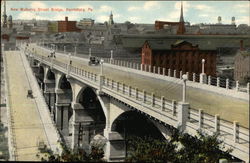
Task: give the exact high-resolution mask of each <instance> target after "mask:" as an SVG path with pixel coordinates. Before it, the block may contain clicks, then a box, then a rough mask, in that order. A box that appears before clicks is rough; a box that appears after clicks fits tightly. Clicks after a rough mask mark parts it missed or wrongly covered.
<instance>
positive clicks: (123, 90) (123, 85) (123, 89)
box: [122, 83, 125, 94]
mask: <svg viewBox="0 0 250 163" xmlns="http://www.w3.org/2000/svg"><path fill="white" fill-rule="evenodd" d="M122 93H123V94H125V84H124V83H123V84H122Z"/></svg>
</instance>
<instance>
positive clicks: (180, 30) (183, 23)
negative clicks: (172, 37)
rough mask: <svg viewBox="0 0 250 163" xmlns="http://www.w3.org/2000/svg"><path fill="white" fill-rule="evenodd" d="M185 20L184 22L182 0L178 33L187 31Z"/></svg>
mask: <svg viewBox="0 0 250 163" xmlns="http://www.w3.org/2000/svg"><path fill="white" fill-rule="evenodd" d="M185 31H186V30H185V22H184V18H183V6H182V1H181V15H180V21H179V27H178V30H177V34H178V35H180V34H184V33H185Z"/></svg>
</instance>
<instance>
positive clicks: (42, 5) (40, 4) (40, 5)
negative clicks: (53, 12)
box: [30, 1, 47, 8]
mask: <svg viewBox="0 0 250 163" xmlns="http://www.w3.org/2000/svg"><path fill="white" fill-rule="evenodd" d="M30 7H31V8H47V5H46V4H45V3H43V2H41V1H34V2H32V3H31V4H30Z"/></svg>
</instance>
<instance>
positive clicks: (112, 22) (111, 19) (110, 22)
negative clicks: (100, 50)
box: [109, 11, 114, 25]
mask: <svg viewBox="0 0 250 163" xmlns="http://www.w3.org/2000/svg"><path fill="white" fill-rule="evenodd" d="M113 24H114V20H113V13H112V11H111V13H110V16H109V25H113Z"/></svg>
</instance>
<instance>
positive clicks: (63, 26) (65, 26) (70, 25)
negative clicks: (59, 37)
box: [57, 16, 80, 32]
mask: <svg viewBox="0 0 250 163" xmlns="http://www.w3.org/2000/svg"><path fill="white" fill-rule="evenodd" d="M57 23H58V32H79V31H80V29H78V28H77V27H76V21H69V20H68V17H67V16H66V17H65V20H64V21H57Z"/></svg>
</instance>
